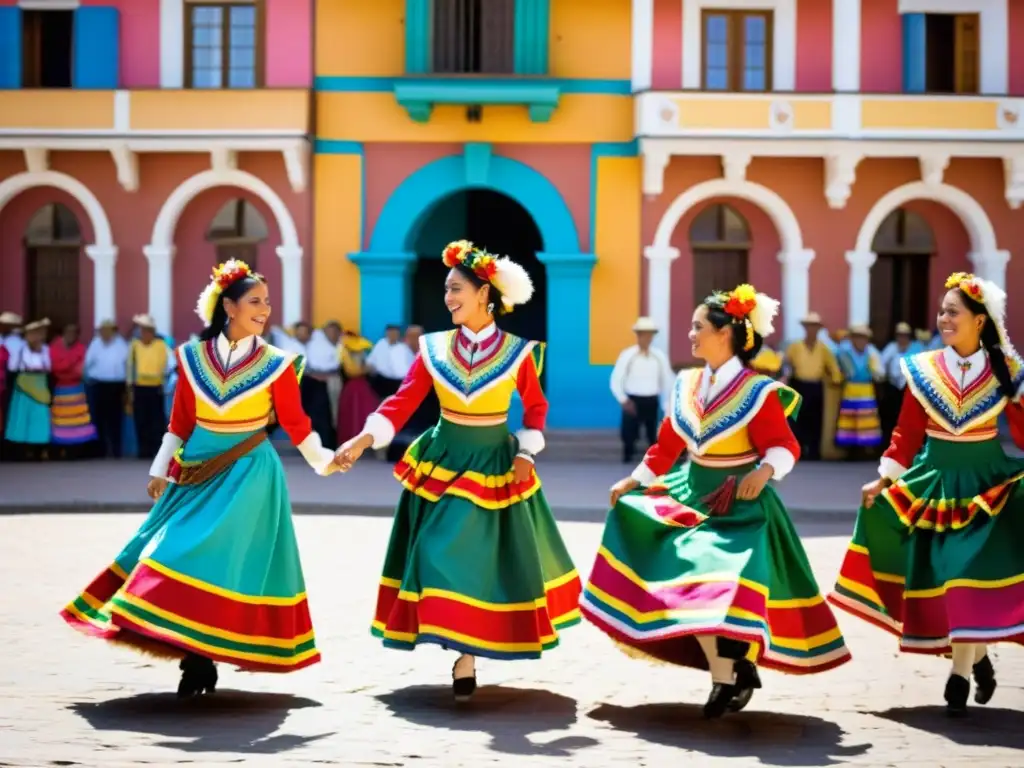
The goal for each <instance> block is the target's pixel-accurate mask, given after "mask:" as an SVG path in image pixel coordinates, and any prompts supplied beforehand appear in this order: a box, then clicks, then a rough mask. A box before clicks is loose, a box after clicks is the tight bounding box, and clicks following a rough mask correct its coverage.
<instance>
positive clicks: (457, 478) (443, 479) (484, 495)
mask: <svg viewBox="0 0 1024 768" xmlns="http://www.w3.org/2000/svg"><path fill="white" fill-rule="evenodd" d="M415 445H416V444H415V443H414V444H413V447H415ZM395 479H396V480H398V482H400V483H401V484H402V486H403V487H404V488H405V489H406V490H408V491H409V492H410V493H414V494H415V495H417V496H419V497H420V498H422V499H426V500H427V501H433V502H436V501H440V500H441V497H442V496H458V497H460V498H463V499H466V500H467V501H469V502H471V503H473V504H475V505H476V506H478V507H480V508H482V509H492V510H499V509H507V508H509V507H510V506H512V505H513V504H519V503H520V502H523V501H526V500H527V499H529V498H530V497H531V496H533V495H534V494H535V493H537V491H539V490H540V487H541V483H540V478H539V477H538V476H537V473H536V472H533V471H531V472H530V479H529V480H527V481H526V482H525V483H517V482H516V480H515V475H514V474H513V473H512V470H509V471H508V472H506V473H505V474H503V475H485V474H483V473H481V472H471V471H470V472H461V473H459V472H453V471H452V470H450V469H445V468H444V467H439V466H437V465H436V464H433V463H431V462H428V461H418V460H417V459H416V457H415V456H413V455H412V448H410V449H409V450H408V451H406V452H405V455H404V456H403V457H402V459H401V460H400V461H399V462H398V463H397V464H396V465H395Z"/></svg>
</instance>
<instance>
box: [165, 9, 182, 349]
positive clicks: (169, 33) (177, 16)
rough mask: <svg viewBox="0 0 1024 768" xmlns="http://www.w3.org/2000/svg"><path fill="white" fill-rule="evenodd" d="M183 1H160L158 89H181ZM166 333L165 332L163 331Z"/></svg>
mask: <svg viewBox="0 0 1024 768" xmlns="http://www.w3.org/2000/svg"><path fill="white" fill-rule="evenodd" d="M184 59H185V3H184V0H160V87H161V88H181V87H182V85H183V84H184V74H185V72H184V70H185V62H184ZM164 332H165V333H166V331H164Z"/></svg>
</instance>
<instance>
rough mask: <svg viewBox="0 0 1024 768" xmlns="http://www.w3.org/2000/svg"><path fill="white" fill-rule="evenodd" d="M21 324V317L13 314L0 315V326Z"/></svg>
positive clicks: (4, 313)
mask: <svg viewBox="0 0 1024 768" xmlns="http://www.w3.org/2000/svg"><path fill="white" fill-rule="evenodd" d="M23 322H25V321H24V320H22V318H21V315H19V314H17V313H15V312H2V313H0V325H21V324H22V323H23Z"/></svg>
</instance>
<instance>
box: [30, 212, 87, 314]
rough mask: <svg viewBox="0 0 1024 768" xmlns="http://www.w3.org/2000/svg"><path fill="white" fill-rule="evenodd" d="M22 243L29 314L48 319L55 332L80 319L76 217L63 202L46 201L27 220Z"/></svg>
mask: <svg viewBox="0 0 1024 768" xmlns="http://www.w3.org/2000/svg"><path fill="white" fill-rule="evenodd" d="M24 245H25V260H26V270H25V274H26V276H27V278H28V279H27V281H26V283H27V293H28V295H27V297H26V299H27V300H26V302H25V306H26V307H27V308H28V316H29V317H30V318H32V319H40V318H44V317H46V318H49V320H50V323H51V327H52V328H53V330H54V331H59V330H60V329H62V328H63V327H64V326H65V325H67V324H68V323H77V322H79V307H80V304H79V262H80V258H81V252H82V229H81V227H80V226H79V223H78V218H77V217H76V216H75V214H74V213H72V212H71V209H69V208H68V207H67V206H65V205H61V204H60V203H47V204H46V205H44V206H43V207H42V208H40V209H39V210H38V211H36V212H35V214H34V215H33V216H32V218H31V219H30V220H29V223H28V226H27V227H26V229H25V239H24Z"/></svg>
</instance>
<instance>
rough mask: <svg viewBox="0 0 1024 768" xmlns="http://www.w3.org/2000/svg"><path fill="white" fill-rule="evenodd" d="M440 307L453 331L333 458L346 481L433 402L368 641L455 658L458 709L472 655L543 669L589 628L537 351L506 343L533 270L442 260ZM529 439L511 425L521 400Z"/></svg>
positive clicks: (415, 447)
mask: <svg viewBox="0 0 1024 768" xmlns="http://www.w3.org/2000/svg"><path fill="white" fill-rule="evenodd" d="M443 260H444V263H445V265H446V266H448V267H450V268H451V271H450V272H449V273H448V277H447V279H446V281H445V296H444V300H445V304H446V306H447V307H448V310H449V311H450V312H451V314H452V321H453V322H454V323H455V325H457V326H458V328H457V329H456V330H453V331H441V332H439V333H430V334H426V335H425V336H423V337H422V338H421V339H420V349H419V354H418V355H417V356H416V359H415V361H414V362H413V365H412V368H411V369H410V371H409V373H408V375H407V376H406V377H405V381H403V382H402V386H401V387H400V388H399V390H398V392H397V393H396V394H395V395H393V396H392V397H389V398H388V399H387V400H385V401H384V402H383V403H382V404H381V405H380V407H379V408H378V409H377V411H376V412H375V413H373V414H371V415H370V416H369V418H367V420H366V425H365V427H364V428H363V431H362V433H361V434H360V435H358V436H356V437H354V438H352V439H351V440H349V441H348V442H346V443H345V444H344V445H343V446H342V447H341V448H339V449H338V452H337V454H336V457H335V461H336V462H337V464H338V465H339V466H340V467H341V469H342V471H347V470H348V469H349V468H350V467H351V466H352V464H353V462H355V461H356V460H357V459H358V458H359V456H360V455H362V453H363V452H364V451H365V450H366V449H367V448H370V447H371V446H372V447H373V448H382V447H384V446H386V445H387V444H388V443H390V442H391V440H392V438H393V437H394V436H395V433H396V432H398V431H399V430H401V429H402V427H403V425H404V424H405V423H406V422H407V421H408V420H409V417H410V416H412V414H413V413H414V412H415V410H416V408H417V407H418V406H419V404H420V403H421V402H422V401H423V399H424V397H426V395H427V393H428V392H430V390H431V388H433V390H434V391H435V392H436V393H437V397H438V399H439V401H440V404H441V418H440V419H439V421H438V423H437V425H436V426H434V427H433V428H432V429H430V430H428V431H427V432H425V433H424V434H422V435H420V437H419V438H418V439H417V440H416V441H415V442H414V443H413V444H412V445H411V446H410V447H409V449H408V450H407V451H406V453H405V455H404V456H403V457H402V460H401V461H399V462H398V464H397V466H396V467H395V477H396V478H397V479H398V481H399V482H400V483H401V484H402V485H403V487H404V488H405V490H404V491H403V492H402V496H401V498H400V499H399V502H398V509H397V511H396V513H395V522H394V527H393V528H392V531H391V542H390V544H389V545H388V551H387V555H386V556H385V558H384V574H383V577H382V578H381V581H380V586H379V589H378V595H377V609H376V614H375V616H374V620H373V626H372V632H373V634H374V635H376V636H377V637H379V638H381V639H382V640H383V641H384V646H385V647H387V648H398V649H404V650H412V649H413V648H415V647H416V646H417V645H419V644H420V643H435V644H438V645H441V646H443V647H445V648H450V649H453V650H456V651H459V652H460V653H461V655H460V656H459V658H458V660H457V661H456V662H455V666H454V668H453V670H452V679H453V684H452V688H453V692H454V694H455V697H456V699H458V700H465V699H468V698H469V697H470V696H471V695H472V694H473V692H474V690H475V689H476V666H475V657H477V656H483V657H488V658H492V659H536V658H539V657H540V655H541V653H542V652H543V651H547V650H550V649H552V648H554V647H555V646H556V645H558V631H559V630H560V629H563V628H565V627H567V626H570V625H572V624H576V623H578V622H579V620H580V616H579V594H580V579H579V576H578V575H577V574H576V569H575V568H574V567H573V564H572V561H571V560H570V558H569V554H568V552H567V551H566V548H565V544H564V543H563V542H562V538H561V536H560V535H559V532H558V528H557V527H556V525H555V520H554V518H553V517H552V515H551V510H550V509H549V508H548V505H547V502H546V501H545V500H544V493H543V492H542V491H541V486H540V480H539V479H538V477H537V474H536V472H535V471H534V459H535V457H536V455H537V454H538V453H539V452H540V451H541V450H542V449H543V447H544V435H543V432H542V430H543V429H544V421H545V419H546V416H547V410H548V405H547V401H546V400H545V398H544V394H543V393H542V392H541V388H540V382H539V380H538V376H539V374H540V368H541V351H542V345H541V344H539V343H537V342H534V341H526V340H525V339H520V338H518V337H516V336H513V335H512V334H510V333H506V332H504V331H502V330H501V329H500V328H498V327H497V326H496V325H495V323H494V317H495V314H496V312H497V313H498V314H501V313H503V312H508V311H510V310H511V309H512V308H513V307H514V306H516V305H519V304H525V303H526V302H527V301H529V299H530V297H531V296H532V294H533V285H532V284H531V282H530V278H529V276H528V275H527V274H526V271H525V270H524V269H523V268H522V267H520V266H519V265H518V264H516V263H514V262H513V261H511V260H510V259H508V258H505V257H501V258H495V257H493V256H491V255H489V254H487V253H485V252H483V251H480V250H478V249H476V248H474V247H473V246H472V244H470V243H468V242H466V241H459V242H455V243H452V244H450V245H449V246H448V247H447V248H446V249H445V250H444V253H443ZM517 391H518V393H519V396H520V398H521V399H522V402H523V410H524V414H523V429H521V430H519V431H518V432H516V434H515V435H514V436H513V435H510V433H509V430H508V426H507V424H506V421H507V418H508V409H509V403H510V402H511V399H512V395H513V393H515V392H517Z"/></svg>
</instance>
